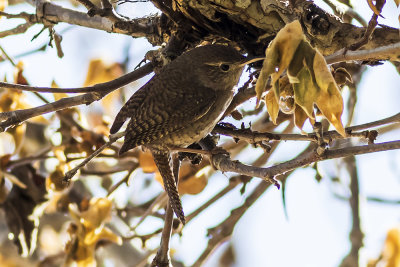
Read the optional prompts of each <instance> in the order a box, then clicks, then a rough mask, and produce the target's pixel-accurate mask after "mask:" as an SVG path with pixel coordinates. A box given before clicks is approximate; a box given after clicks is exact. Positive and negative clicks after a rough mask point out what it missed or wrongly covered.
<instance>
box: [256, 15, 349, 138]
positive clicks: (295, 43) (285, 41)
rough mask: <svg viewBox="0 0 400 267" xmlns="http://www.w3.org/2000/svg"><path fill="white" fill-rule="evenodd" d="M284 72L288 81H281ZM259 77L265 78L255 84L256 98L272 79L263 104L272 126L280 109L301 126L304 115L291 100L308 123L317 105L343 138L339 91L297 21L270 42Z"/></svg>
mask: <svg viewBox="0 0 400 267" xmlns="http://www.w3.org/2000/svg"><path fill="white" fill-rule="evenodd" d="M286 69H287V78H286V77H282V78H280V76H281V75H282V73H283V72H284V71H285V70H286ZM261 74H262V75H264V76H262V75H260V78H261V79H259V80H258V81H257V85H256V91H257V96H258V97H260V96H261V94H262V93H263V92H264V87H265V84H266V81H267V79H268V77H269V76H271V83H272V88H273V90H270V91H269V92H268V94H267V95H266V97H265V102H266V104H267V110H268V113H269V114H270V117H271V119H272V121H273V122H274V123H276V118H277V116H278V112H279V108H280V109H281V110H282V111H284V112H285V113H293V111H294V113H295V124H296V126H298V127H299V126H302V125H303V124H304V122H305V120H306V119H305V118H304V114H303V113H302V112H301V111H300V110H299V109H296V110H294V108H295V107H294V103H291V102H290V100H291V98H292V97H293V98H294V102H295V103H296V105H297V107H301V108H302V109H303V110H304V112H305V114H307V116H308V117H309V118H310V121H311V122H314V121H315V115H314V105H316V106H317V107H318V108H319V109H320V110H321V112H322V114H323V115H324V116H325V117H326V118H327V119H328V121H329V122H330V123H331V124H332V125H333V126H334V127H335V128H336V130H337V131H338V132H339V133H340V134H341V135H342V136H345V135H346V133H345V130H344V128H343V124H342V121H341V116H342V113H343V99H342V96H341V93H340V90H339V88H338V86H337V84H336V82H335V79H334V78H333V76H332V73H331V71H330V70H329V69H328V66H327V64H326V61H325V59H324V57H323V56H322V54H321V53H320V52H319V51H318V50H317V49H314V48H313V47H311V45H310V44H309V43H308V42H307V41H306V39H305V37H304V34H303V31H302V29H301V25H300V22H299V21H294V22H292V23H289V24H288V25H286V26H285V27H284V28H283V29H282V30H281V31H280V32H279V33H278V34H277V36H276V38H275V39H274V40H273V41H272V42H271V44H270V46H269V47H268V48H267V51H266V59H265V61H264V64H263V69H262V70H261ZM286 79H288V81H289V83H290V84H291V86H292V88H293V93H291V90H290V86H289V85H288V84H287V82H286ZM272 92H273V93H272ZM291 94H292V95H291ZM273 96H275V100H274V99H273Z"/></svg>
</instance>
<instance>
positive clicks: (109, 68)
mask: <svg viewBox="0 0 400 267" xmlns="http://www.w3.org/2000/svg"><path fill="white" fill-rule="evenodd" d="M123 74H124V71H123V69H122V66H121V64H119V63H113V64H106V63H105V62H104V60H102V59H92V60H91V61H90V62H89V67H88V71H87V74H86V80H85V82H84V84H83V86H90V85H94V84H99V83H104V82H108V81H111V80H114V79H116V78H118V77H120V76H122V75H123ZM120 92H121V91H120V90H116V91H114V92H112V93H110V94H108V95H107V96H106V97H104V98H103V99H102V100H101V103H102V105H103V106H104V108H105V109H106V112H107V114H111V113H112V112H113V110H114V107H115V103H114V102H115V100H117V99H119V97H120Z"/></svg>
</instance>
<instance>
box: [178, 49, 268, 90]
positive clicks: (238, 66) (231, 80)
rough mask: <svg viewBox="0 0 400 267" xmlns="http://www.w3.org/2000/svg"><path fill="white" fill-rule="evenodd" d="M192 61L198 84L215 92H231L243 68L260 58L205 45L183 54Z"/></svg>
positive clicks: (234, 50)
mask: <svg viewBox="0 0 400 267" xmlns="http://www.w3.org/2000/svg"><path fill="white" fill-rule="evenodd" d="M184 56H186V57H187V58H188V59H190V60H191V61H192V64H191V65H192V66H193V67H192V69H193V72H194V73H195V75H194V76H193V77H196V78H197V79H198V82H200V83H201V84H203V85H204V86H206V87H208V88H213V89H215V90H231V89H232V88H233V87H234V86H235V85H236V84H237V83H238V81H239V78H240V76H241V74H242V72H243V69H244V66H245V65H246V64H248V63H251V62H254V61H257V60H261V58H257V59H254V58H251V59H250V58H246V57H245V56H243V55H242V54H240V53H239V52H238V51H237V50H236V49H234V48H233V47H230V46H224V45H205V46H201V47H197V48H195V49H193V50H191V51H189V52H187V53H185V54H184Z"/></svg>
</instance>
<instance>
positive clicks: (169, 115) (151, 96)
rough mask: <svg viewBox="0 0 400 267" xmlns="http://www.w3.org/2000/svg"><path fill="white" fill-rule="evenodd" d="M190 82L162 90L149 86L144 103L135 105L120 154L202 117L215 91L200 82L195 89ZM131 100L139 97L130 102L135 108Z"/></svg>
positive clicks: (209, 106)
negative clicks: (201, 85)
mask: <svg viewBox="0 0 400 267" xmlns="http://www.w3.org/2000/svg"><path fill="white" fill-rule="evenodd" d="M191 86H192V85H188V84H186V85H184V86H182V88H179V89H174V88H173V89H170V88H169V89H167V88H161V90H156V89H155V88H156V87H151V88H149V90H148V94H147V96H146V97H145V99H144V101H143V102H142V104H141V105H140V106H139V107H136V106H135V108H134V109H135V111H134V112H133V114H134V116H133V117H131V120H130V122H129V124H128V127H127V133H126V135H125V142H124V145H123V146H122V148H121V150H120V154H122V153H124V152H125V151H128V150H129V149H131V148H134V147H136V146H139V145H143V144H149V143H151V142H153V141H155V140H157V139H160V138H162V137H164V136H166V135H168V134H170V133H172V132H174V131H177V130H179V129H182V128H184V127H187V126H189V125H190V124H192V123H194V122H195V121H196V120H198V119H199V118H201V117H203V116H204V115H205V114H206V113H207V112H208V111H209V110H210V108H211V107H212V106H213V105H214V103H215V100H216V92H215V91H214V90H213V89H210V88H206V87H203V88H198V86H196V90H193V88H192V87H191ZM138 98H139V96H138ZM134 99H135V100H134ZM131 100H132V101H133V100H134V101H133V102H132V103H133V104H135V103H136V102H138V101H139V100H136V96H133V97H132V98H131V99H130V100H129V101H128V103H127V104H128V107H127V109H128V110H132V108H131V107H129V106H131V105H133V104H129V102H131ZM135 105H136V104H135ZM131 114H132V113H131ZM131 114H130V115H131Z"/></svg>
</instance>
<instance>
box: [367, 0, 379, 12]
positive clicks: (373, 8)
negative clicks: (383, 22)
mask: <svg viewBox="0 0 400 267" xmlns="http://www.w3.org/2000/svg"><path fill="white" fill-rule="evenodd" d="M367 3H368V6H369V8H370V9H371V10H372V11H373V12H374V13H375V15H378V16H379V15H380V14H381V12H380V11H379V10H378V9H377V8H376V6H375V5H374V4H373V3H372V0H367Z"/></svg>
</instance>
